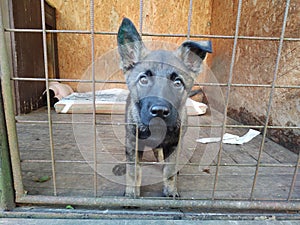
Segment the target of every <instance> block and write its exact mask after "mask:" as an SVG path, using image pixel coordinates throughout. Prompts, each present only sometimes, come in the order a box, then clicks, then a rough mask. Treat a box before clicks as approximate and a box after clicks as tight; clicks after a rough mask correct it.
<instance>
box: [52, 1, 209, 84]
mask: <svg viewBox="0 0 300 225" xmlns="http://www.w3.org/2000/svg"><path fill="white" fill-rule="evenodd" d="M49 2H50V3H51V5H53V6H54V7H56V9H57V28H58V29H62V30H69V29H70V30H89V29H90V1H89V0H82V1H66V0H49ZM94 10H95V21H94V26H95V30H96V31H105V32H117V31H118V28H119V25H120V23H121V21H122V18H123V17H129V18H130V19H131V20H132V21H133V22H134V23H135V25H136V27H137V28H138V30H139V27H140V24H139V14H140V1H139V0H134V1H129V2H128V1H125V0H119V1H108V0H105V1H95V6H94ZM188 11H189V1H185V0H180V1H177V0H171V1H159V0H154V1H144V5H143V32H146V33H160V34H186V33H187V29H188ZM210 11H211V3H210V1H194V3H193V16H192V23H191V33H192V34H209V30H210ZM144 40H147V41H153V40H154V41H156V40H159V41H164V42H171V43H175V44H177V45H178V44H180V43H181V42H182V41H184V40H185V38H176V37H170V38H163V37H145V38H144ZM116 47H117V43H116V36H115V35H112V36H104V35H96V37H95V54H96V57H101V56H103V55H104V54H106V53H107V52H108V51H111V50H112V49H116ZM58 49H59V65H60V77H61V78H71V79H81V78H82V76H83V74H84V71H85V70H86V69H87V68H88V67H89V65H90V64H91V38H90V35H82V34H81V35H80V34H59V35H58ZM98 77H99V78H102V79H104V78H105V77H102V76H98ZM119 78H120V79H121V80H123V79H124V78H123V77H122V76H119ZM70 85H71V86H72V87H73V88H74V89H77V84H76V83H71V84H70ZM109 86H114V85H109Z"/></svg>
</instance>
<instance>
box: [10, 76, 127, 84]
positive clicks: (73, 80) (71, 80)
mask: <svg viewBox="0 0 300 225" xmlns="http://www.w3.org/2000/svg"><path fill="white" fill-rule="evenodd" d="M11 80H16V81H39V82H41V81H46V79H45V78H31V77H13V78H11ZM48 81H60V82H78V83H91V84H92V83H93V80H80V79H62V78H59V79H48ZM95 83H116V84H126V82H125V81H119V80H95Z"/></svg>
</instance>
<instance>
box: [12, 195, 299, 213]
mask: <svg viewBox="0 0 300 225" xmlns="http://www.w3.org/2000/svg"><path fill="white" fill-rule="evenodd" d="M17 202H18V203H25V204H55V205H73V206H76V205H80V206H97V207H124V206H126V207H142V208H151V207H167V208H193V209H210V210H212V209H224V210H248V211H249V210H262V211H263V210H272V211H282V210H289V211H298V210H299V209H300V201H246V200H244V201H233V200H213V201H212V200H171V199H162V198H158V199H155V198H153V199H147V198H139V199H130V198H125V197H114V198H108V197H102V198H88V197H81V198H78V197H62V196H42V195H34V196H33V195H25V196H23V197H20V198H17Z"/></svg>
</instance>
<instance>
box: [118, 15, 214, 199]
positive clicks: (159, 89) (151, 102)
mask: <svg viewBox="0 0 300 225" xmlns="http://www.w3.org/2000/svg"><path fill="white" fill-rule="evenodd" d="M117 42H118V51H119V55H120V58H121V68H122V70H123V73H124V75H125V77H126V84H127V87H128V89H129V95H128V98H127V102H126V116H125V118H126V124H127V125H126V160H127V164H126V190H125V196H127V197H139V196H140V187H141V181H142V169H141V165H140V163H139V162H140V161H141V160H142V157H143V152H144V149H145V147H150V148H152V149H153V150H154V155H155V156H157V158H159V157H158V155H159V154H158V151H157V149H162V152H163V160H164V162H165V165H164V167H163V191H162V193H163V195H164V196H166V197H174V198H176V197H179V193H178V190H177V182H176V180H177V169H176V156H177V154H178V151H179V149H180V148H181V141H180V140H181V139H182V138H183V136H184V134H185V132H186V124H187V114H186V108H185V102H186V100H187V98H188V96H189V93H190V92H191V90H192V87H193V85H194V80H195V78H196V77H197V76H198V74H199V73H200V72H201V70H202V62H203V60H204V59H205V57H206V55H207V53H211V52H212V46H211V42H210V41H200V42H195V41H189V40H188V41H185V42H183V43H182V45H181V46H179V48H178V49H177V50H175V51H167V50H154V51H150V50H148V49H147V48H146V46H145V44H144V43H143V41H142V39H141V36H140V35H139V33H138V31H137V30H136V28H135V26H134V24H133V23H132V22H131V21H130V20H129V19H128V18H124V19H123V21H122V23H121V25H120V27H119V31H118V34H117Z"/></svg>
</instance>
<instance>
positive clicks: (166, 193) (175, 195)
mask: <svg viewBox="0 0 300 225" xmlns="http://www.w3.org/2000/svg"><path fill="white" fill-rule="evenodd" d="M163 195H164V196H165V197H171V198H179V197H180V195H179V193H178V191H177V189H176V188H175V189H170V188H164V190H163Z"/></svg>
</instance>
